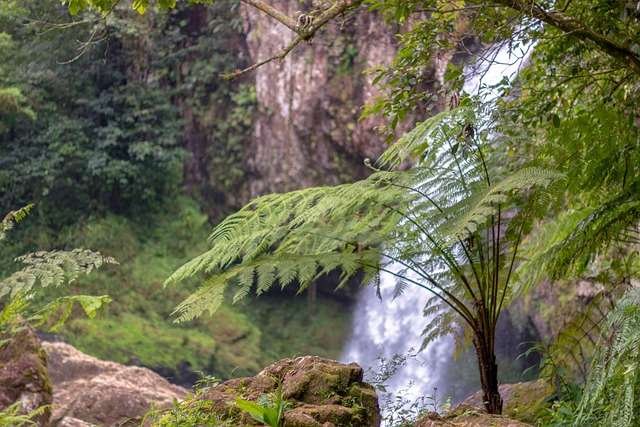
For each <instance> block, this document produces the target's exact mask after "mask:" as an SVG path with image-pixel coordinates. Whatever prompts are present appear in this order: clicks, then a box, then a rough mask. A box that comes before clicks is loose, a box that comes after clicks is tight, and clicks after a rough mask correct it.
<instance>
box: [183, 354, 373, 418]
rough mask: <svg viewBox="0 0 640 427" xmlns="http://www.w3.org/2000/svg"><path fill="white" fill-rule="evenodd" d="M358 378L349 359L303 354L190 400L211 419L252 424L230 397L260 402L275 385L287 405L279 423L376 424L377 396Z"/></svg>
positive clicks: (358, 367) (355, 365) (233, 380)
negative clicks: (205, 409)
mask: <svg viewBox="0 0 640 427" xmlns="http://www.w3.org/2000/svg"><path fill="white" fill-rule="evenodd" d="M362 376H363V371H362V368H361V367H360V366H358V365H357V364H355V363H351V364H342V363H339V362H336V361H334V360H329V359H323V358H320V357H316V356H304V357H297V358H292V359H283V360H280V361H278V362H275V363H274V364H272V365H270V366H268V367H267V368H265V369H264V370H262V371H261V372H260V373H259V374H258V375H256V376H254V377H247V378H237V379H232V380H229V381H225V382H224V383H222V384H219V385H217V386H214V387H211V388H209V389H207V390H206V391H205V392H203V393H201V394H199V395H198V397H197V398H196V399H197V400H199V401H206V402H207V403H208V405H207V407H208V408H209V409H208V410H209V411H211V412H212V413H214V414H215V416H216V418H217V419H223V420H226V421H228V422H231V423H233V425H238V426H253V425H259V424H257V423H255V422H254V421H253V420H252V419H251V418H250V417H249V416H248V415H246V414H244V413H242V412H241V411H239V410H238V408H236V406H235V404H234V402H235V400H236V398H242V399H247V400H252V401H260V399H263V398H264V397H265V396H268V395H269V394H270V393H274V392H275V391H276V389H277V388H278V387H279V386H281V387H282V392H283V395H284V398H285V399H286V400H287V402H288V403H289V407H288V410H287V411H286V412H285V415H284V425H285V427H320V426H322V427H331V426H353V427H358V426H363V427H369V426H372V427H377V426H379V425H380V408H379V406H378V397H377V395H376V392H375V390H374V389H373V387H372V386H370V385H368V384H366V383H364V382H363V381H362ZM185 405H186V407H188V406H189V405H192V406H193V405H194V403H193V402H191V403H189V402H185ZM200 407H201V406H200Z"/></svg>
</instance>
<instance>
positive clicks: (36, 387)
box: [0, 326, 52, 424]
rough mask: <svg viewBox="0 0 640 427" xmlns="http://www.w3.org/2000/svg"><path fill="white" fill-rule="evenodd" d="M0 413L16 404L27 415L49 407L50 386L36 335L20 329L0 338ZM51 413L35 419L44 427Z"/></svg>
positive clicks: (43, 355) (30, 330) (27, 329)
mask: <svg viewBox="0 0 640 427" xmlns="http://www.w3.org/2000/svg"><path fill="white" fill-rule="evenodd" d="M4 340H6V341H5V342H4V344H0V410H1V409H5V408H6V407H8V406H10V405H11V404H13V403H14V402H19V403H20V406H21V409H22V412H23V413H25V414H26V413H29V412H31V411H33V410H35V409H37V408H39V407H41V406H43V405H48V404H50V403H51V400H52V397H51V384H50V382H49V377H48V374H47V358H46V355H45V353H44V350H43V349H42V347H41V345H40V341H39V340H38V337H37V336H36V334H35V332H34V331H33V330H32V329H31V328H29V327H26V326H25V327H23V328H21V329H20V330H19V331H18V332H17V333H16V335H14V336H13V337H11V338H7V337H0V342H2V341H4ZM49 416H50V412H49V411H44V412H43V413H42V414H41V415H40V416H38V417H37V418H35V419H34V421H36V422H38V424H46V423H47V422H48V420H49Z"/></svg>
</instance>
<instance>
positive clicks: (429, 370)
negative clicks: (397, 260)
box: [341, 44, 532, 402]
mask: <svg viewBox="0 0 640 427" xmlns="http://www.w3.org/2000/svg"><path fill="white" fill-rule="evenodd" d="M531 47H532V45H531V44H527V45H524V46H521V47H520V48H519V49H518V53H517V54H515V53H513V51H510V50H509V48H508V47H507V46H504V47H502V48H499V49H496V51H495V53H494V54H490V55H489V57H490V58H491V59H487V56H484V59H480V60H479V61H478V62H477V63H476V64H474V65H473V66H471V67H468V68H467V69H466V70H465V71H467V73H466V74H465V75H467V76H469V77H468V78H467V81H466V82H465V85H464V91H465V92H467V93H468V94H472V95H476V94H480V93H481V95H482V97H483V99H484V100H485V102H487V101H488V102H490V101H491V100H494V99H496V97H497V96H498V93H497V90H495V89H492V88H491V86H493V85H496V84H497V83H499V82H500V81H501V80H502V79H503V78H504V77H507V78H508V79H512V78H513V77H514V76H515V75H516V74H517V72H518V70H519V68H520V66H521V65H522V63H523V61H524V60H525V58H526V57H527V53H528V52H529V51H530V50H531ZM390 268H391V269H392V270H394V267H393V266H391V267H390ZM395 270H396V271H399V270H400V268H396V269H395ZM395 280H396V279H395V277H394V276H393V275H391V274H389V273H385V272H383V273H382V274H381V276H380V290H381V296H382V298H379V297H378V296H377V295H376V290H375V289H374V287H373V286H368V287H366V288H364V289H362V290H361V291H360V293H359V295H358V298H357V302H356V307H355V311H354V318H353V329H352V335H351V338H350V339H349V341H348V342H347V344H346V346H345V348H344V351H343V354H342V357H341V360H342V361H343V362H356V363H358V364H359V365H360V366H362V367H363V368H364V369H365V371H368V372H375V371H376V369H378V368H379V359H380V358H384V359H386V360H390V359H391V358H393V357H394V356H395V355H407V354H410V353H415V352H416V351H417V350H418V349H420V347H421V345H422V336H421V333H422V330H423V328H424V325H425V324H426V323H427V322H429V319H428V318H425V317H424V316H423V314H422V310H423V308H424V306H425V303H426V302H427V299H428V298H429V294H428V292H426V291H425V290H423V289H417V288H409V290H407V292H405V293H404V294H403V295H401V296H399V297H397V298H396V299H393V289H394V286H395ZM452 354H453V339H452V338H451V337H443V338H440V339H438V340H436V341H434V342H432V343H430V344H429V345H428V346H427V348H426V349H425V350H424V351H422V352H421V353H418V354H417V355H416V356H415V357H409V358H407V359H406V362H405V363H404V365H403V366H401V367H400V368H399V369H398V370H397V371H396V373H395V374H394V375H393V376H392V377H391V378H390V379H389V380H388V381H387V382H386V387H385V388H386V391H387V392H388V393H389V394H391V395H399V394H400V395H401V396H402V398H404V399H406V400H407V401H410V402H412V401H415V400H417V399H418V398H420V397H424V396H433V395H434V389H435V388H438V389H440V390H446V389H447V387H446V384H441V379H440V378H441V373H442V371H443V369H445V368H446V366H447V363H448V361H449V360H450V359H451V357H452ZM437 397H438V400H439V401H440V402H442V401H443V399H442V398H443V396H437Z"/></svg>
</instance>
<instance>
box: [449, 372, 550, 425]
mask: <svg viewBox="0 0 640 427" xmlns="http://www.w3.org/2000/svg"><path fill="white" fill-rule="evenodd" d="M553 392H554V389H553V387H552V386H551V385H550V384H548V383H547V382H545V381H544V380H542V379H540V380H536V381H527V382H521V383H515V384H502V385H500V395H501V396H502V400H503V401H504V404H503V410H502V412H503V414H504V415H506V416H508V417H511V418H516V419H518V420H522V421H527V422H535V421H536V419H537V418H538V416H539V414H540V412H541V411H542V410H543V409H544V408H545V406H546V405H547V400H548V399H549V398H550V397H551V396H552V395H553ZM460 406H467V407H473V408H475V409H477V410H481V411H482V410H484V405H483V403H482V392H481V391H478V392H476V393H474V394H472V395H471V396H469V397H467V398H466V399H465V400H464V401H462V403H461V404H460Z"/></svg>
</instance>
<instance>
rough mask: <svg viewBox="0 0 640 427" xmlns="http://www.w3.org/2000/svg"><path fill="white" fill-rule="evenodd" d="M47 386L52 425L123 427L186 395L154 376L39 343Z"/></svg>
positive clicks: (57, 344)
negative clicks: (46, 368)
mask: <svg viewBox="0 0 640 427" xmlns="http://www.w3.org/2000/svg"><path fill="white" fill-rule="evenodd" d="M43 347H44V349H45V351H46V353H47V357H48V365H49V375H50V378H51V381H52V383H53V414H52V417H51V419H52V421H53V423H55V424H57V425H61V426H68V427H72V426H74V427H75V426H83V425H88V424H98V425H101V426H111V425H123V424H124V423H126V422H132V423H134V422H136V420H138V421H139V419H140V418H141V417H142V416H143V415H144V414H145V413H146V412H147V411H149V409H151V408H159V409H160V408H165V407H168V406H171V405H172V403H173V401H174V400H175V399H181V398H183V397H184V396H185V395H186V393H187V391H186V390H185V389H183V388H181V387H178V386H176V385H173V384H170V383H169V382H168V381H167V380H165V379H164V378H162V377H161V376H159V375H158V374H156V373H155V372H153V371H151V370H149V369H146V368H140V367H133V366H124V365H121V364H119V363H114V362H106V361H103V360H99V359H96V358H95V357H91V356H89V355H87V354H84V353H82V352H80V351H79V350H77V349H75V348H74V347H72V346H70V345H69V344H65V343H62V342H45V343H43Z"/></svg>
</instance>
